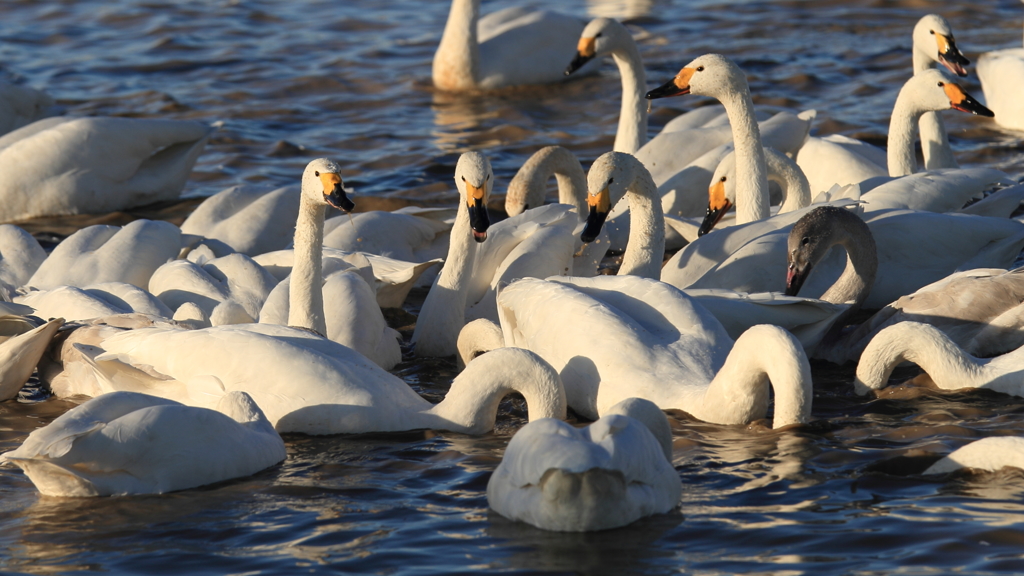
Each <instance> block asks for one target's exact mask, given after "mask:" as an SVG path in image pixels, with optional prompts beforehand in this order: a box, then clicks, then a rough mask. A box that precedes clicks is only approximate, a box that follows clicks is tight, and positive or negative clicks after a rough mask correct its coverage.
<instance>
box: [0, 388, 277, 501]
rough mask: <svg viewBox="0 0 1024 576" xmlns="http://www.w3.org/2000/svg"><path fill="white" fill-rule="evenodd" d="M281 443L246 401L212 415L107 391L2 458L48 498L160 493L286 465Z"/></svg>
mask: <svg viewBox="0 0 1024 576" xmlns="http://www.w3.org/2000/svg"><path fill="white" fill-rule="evenodd" d="M285 456H286V453H285V447H284V441H283V440H281V436H280V435H278V433H277V432H276V431H274V428H273V427H272V426H271V425H270V422H268V421H267V418H266V416H264V415H263V412H262V411H261V410H260V408H259V406H257V405H256V403H255V402H253V400H252V398H250V397H249V395H248V394H246V393H244V392H232V393H229V394H225V395H224V396H223V397H222V398H221V400H220V402H218V404H217V407H216V410H210V409H206V408H194V407H190V406H185V405H182V404H179V403H178V402H174V401H171V400H165V399H163V398H157V397H154V396H148V395H146V394H137V393H134V392H112V393H110V394H104V395H102V396H99V397H97V398H93V399H92V400H89V401H88V402H86V403H84V404H82V405H80V406H76V407H75V408H72V409H71V410H69V411H68V412H66V413H64V414H62V415H61V416H60V417H58V418H57V419H56V420H54V421H53V422H51V423H50V424H49V425H47V426H45V427H43V428H40V429H38V430H36V431H34V432H32V434H30V435H29V437H28V438H27V439H26V440H25V442H24V444H22V445H21V446H20V447H19V448H18V449H17V450H13V451H11V452H7V453H5V454H3V456H0V459H2V460H4V461H6V462H9V463H11V464H15V465H17V466H19V467H20V468H22V469H23V470H24V471H25V473H26V474H27V475H28V477H29V479H30V480H32V483H33V484H35V485H36V488H37V489H38V490H39V491H40V492H41V493H43V494H44V495H46V496H109V495H128V494H162V493H165V492H173V491H175V490H185V489H187V488H194V487H196V486H203V485H205V484H213V483H215V482H222V481H224V480H229V479H232V478H239V477H242V476H249V475H252V474H255V473H256V472H259V471H260V470H263V469H264V468H268V467H270V466H273V465H274V464H277V463H278V462H281V461H282V460H284V459H285Z"/></svg>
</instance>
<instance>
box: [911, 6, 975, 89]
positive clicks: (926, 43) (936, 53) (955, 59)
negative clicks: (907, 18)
mask: <svg viewBox="0 0 1024 576" xmlns="http://www.w3.org/2000/svg"><path fill="white" fill-rule="evenodd" d="M914 51H915V52H920V53H921V54H923V55H924V56H926V57H927V58H928V60H932V61H934V62H938V63H939V64H942V65H943V66H945V67H946V68H947V69H948V70H949V71H950V72H952V73H953V74H956V75H957V76H960V77H964V76H967V70H965V69H964V66H967V65H968V64H970V63H971V61H970V60H968V59H967V58H965V57H964V55H963V54H962V53H961V52H960V49H959V48H957V47H956V40H954V39H953V30H952V28H950V27H949V22H946V19H945V18H943V17H942V16H939V15H938V14H928V15H926V16H923V17H922V18H921V19H920V20H918V21H917V25H916V26H914Z"/></svg>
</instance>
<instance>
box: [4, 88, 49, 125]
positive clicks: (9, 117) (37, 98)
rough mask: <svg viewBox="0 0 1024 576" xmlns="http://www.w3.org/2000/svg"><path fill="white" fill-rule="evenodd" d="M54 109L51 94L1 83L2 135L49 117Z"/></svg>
mask: <svg viewBox="0 0 1024 576" xmlns="http://www.w3.org/2000/svg"><path fill="white" fill-rule="evenodd" d="M51 107H53V98H51V97H50V95H49V94H47V93H45V92H43V91H41V90H36V89H34V88H29V87H28V86H20V85H18V84H11V83H10V82H4V81H0V134H6V133H8V132H10V131H11V130H16V129H18V128H21V127H22V126H25V125H26V124H31V123H32V122H35V121H36V120H39V119H41V118H44V117H45V116H47V113H48V111H49V110H50V108H51Z"/></svg>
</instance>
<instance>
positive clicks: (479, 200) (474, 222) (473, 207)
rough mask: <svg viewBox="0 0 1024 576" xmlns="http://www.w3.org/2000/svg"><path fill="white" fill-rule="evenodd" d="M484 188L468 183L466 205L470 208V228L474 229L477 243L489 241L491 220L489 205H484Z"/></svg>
mask: <svg viewBox="0 0 1024 576" xmlns="http://www.w3.org/2000/svg"><path fill="white" fill-rule="evenodd" d="M484 196H485V192H484V187H483V186H480V187H477V186H474V185H472V184H470V183H469V182H466V204H467V205H468V207H469V227H470V228H472V229H473V239H474V240H476V241H477V242H483V241H484V240H487V228H488V227H490V225H491V220H490V218H489V217H488V216H487V205H486V204H485V203H484Z"/></svg>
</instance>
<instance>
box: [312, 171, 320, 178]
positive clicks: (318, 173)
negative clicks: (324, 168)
mask: <svg viewBox="0 0 1024 576" xmlns="http://www.w3.org/2000/svg"><path fill="white" fill-rule="evenodd" d="M313 175H314V176H316V177H317V178H319V177H320V171H319V170H317V171H315V172H313Z"/></svg>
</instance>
